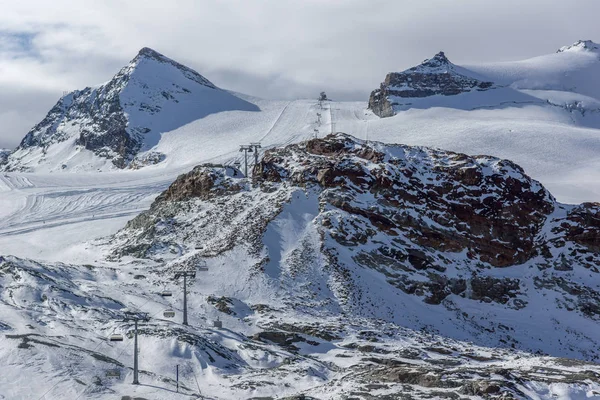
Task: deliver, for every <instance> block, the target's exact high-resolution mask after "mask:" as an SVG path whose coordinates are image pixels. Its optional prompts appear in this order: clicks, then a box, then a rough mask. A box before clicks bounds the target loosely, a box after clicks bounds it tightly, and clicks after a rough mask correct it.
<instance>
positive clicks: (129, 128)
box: [4, 47, 258, 171]
mask: <svg viewBox="0 0 600 400" xmlns="http://www.w3.org/2000/svg"><path fill="white" fill-rule="evenodd" d="M226 110H248V111H256V110H258V108H257V107H256V106H255V105H254V104H251V103H248V102H246V101H245V100H242V99H240V98H238V97H236V96H234V95H233V94H231V93H229V92H227V91H224V90H222V89H219V88H217V87H216V86H215V85H214V84H213V83H211V82H210V81H209V80H208V79H206V78H204V77H203V76H202V75H200V74H199V73H197V72H196V71H194V70H192V69H190V68H188V67H186V66H184V65H182V64H180V63H178V62H176V61H173V60H171V59H169V58H167V57H165V56H164V55H162V54H160V53H158V52H156V51H154V50H152V49H149V48H147V47H145V48H143V49H141V50H140V51H139V53H138V54H137V55H136V57H135V58H134V59H133V60H131V62H130V63H129V64H128V65H127V66H125V67H123V68H122V69H121V70H120V71H119V72H118V73H117V74H116V75H115V76H114V77H113V78H112V79H111V80H110V81H108V82H107V83H105V84H102V85H99V86H96V87H88V88H85V89H83V90H76V91H74V92H71V93H69V94H67V95H65V96H63V97H62V98H61V99H60V100H59V101H58V102H57V103H56V105H55V106H54V107H53V108H52V109H51V110H50V112H49V113H48V115H46V117H45V118H44V119H43V120H42V121H41V122H40V123H38V124H37V125H36V126H35V127H33V129H31V131H30V132H29V133H27V135H26V136H25V137H24V138H23V140H22V141H21V144H20V145H19V146H18V147H17V149H16V150H15V151H14V152H13V153H12V154H11V155H10V156H9V157H8V159H7V160H6V161H5V163H4V164H5V165H4V169H5V170H8V171H14V170H19V171H29V170H31V169H33V168H34V167H35V166H37V165H39V164H44V163H50V164H51V167H50V168H55V169H56V168H58V169H65V168H67V169H69V168H81V167H82V165H84V164H86V163H87V164H92V165H94V166H95V165H102V163H103V160H104V161H109V162H110V164H111V165H112V166H113V167H117V168H125V167H127V166H129V165H130V164H131V163H132V162H133V164H134V165H135V166H136V167H139V166H140V165H143V164H145V163H148V162H150V163H155V162H160V161H162V160H163V159H164V157H161V155H160V154H151V155H150V156H149V155H147V154H146V153H144V152H146V151H148V150H149V149H151V148H152V147H153V146H154V145H156V144H157V143H158V141H159V140H160V137H161V134H163V133H165V132H169V131H171V130H173V129H176V128H178V127H180V126H182V125H185V124H187V123H189V122H192V121H194V120H197V119H199V118H203V117H205V116H206V115H209V114H211V113H216V112H221V111H226Z"/></svg>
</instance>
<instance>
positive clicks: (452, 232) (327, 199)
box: [112, 134, 600, 360]
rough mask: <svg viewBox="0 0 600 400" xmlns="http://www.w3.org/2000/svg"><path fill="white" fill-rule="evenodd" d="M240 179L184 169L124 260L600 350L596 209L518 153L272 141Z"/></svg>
mask: <svg viewBox="0 0 600 400" xmlns="http://www.w3.org/2000/svg"><path fill="white" fill-rule="evenodd" d="M239 176H241V175H240V174H238V175H237V176H236V174H235V170H233V169H231V168H225V169H223V168H221V167H215V166H210V165H209V166H201V167H197V168H196V169H194V171H192V172H190V173H189V174H186V175H183V176H181V177H180V178H179V179H178V180H177V181H176V182H175V183H174V184H173V185H172V186H171V188H169V189H168V190H167V191H166V192H165V193H164V194H163V195H161V196H159V197H158V198H157V199H156V201H155V203H154V204H153V205H152V207H151V209H150V210H149V211H148V212H145V213H143V214H141V215H140V216H138V217H137V218H135V219H134V220H132V221H131V222H130V223H129V224H128V226H127V227H126V228H125V229H124V230H122V231H121V232H119V233H118V234H117V235H116V237H115V240H114V243H113V250H112V251H113V257H116V258H117V259H118V258H120V257H124V256H134V257H136V258H140V259H148V260H155V261H161V262H167V265H169V267H170V268H181V267H190V266H193V265H197V264H198V263H205V262H208V263H209V264H211V263H218V262H232V263H235V264H236V265H239V266H240V268H247V269H248V270H249V271H253V272H252V273H251V276H252V277H253V278H252V279H253V280H255V281H254V284H259V283H258V282H260V285H265V284H266V285H267V286H268V287H269V288H270V289H268V292H272V291H273V290H274V289H273V286H272V285H274V287H276V288H277V289H276V292H277V293H278V295H277V304H278V305H281V304H282V303H281V302H282V300H281V299H283V303H284V304H286V305H287V306H289V307H290V308H291V309H296V310H297V309H304V308H305V307H306V306H309V305H310V307H312V308H314V309H315V310H321V312H323V313H325V314H327V313H338V312H343V313H346V314H348V315H355V316H357V317H361V318H362V317H375V318H380V319H382V320H385V321H388V322H390V323H396V324H399V325H402V326H407V327H409V328H412V329H427V330H428V331H431V332H436V333H439V334H442V335H445V336H450V337H453V338H456V339H468V340H472V341H474V342H475V343H478V344H480V345H486V346H495V347H506V346H509V347H515V348H520V349H522V350H527V351H533V352H542V353H547V354H552V355H555V356H566V357H575V358H580V359H586V360H598V358H599V357H600V353H598V351H597V349H596V346H595V345H594V343H595V342H596V340H597V339H598V337H597V335H596V334H595V333H593V332H594V330H593V329H592V327H593V326H594V325H595V324H596V323H597V320H598V319H600V309H599V308H598V306H597V304H598V301H600V287H599V285H598V284H597V280H596V279H593V278H594V277H596V276H597V274H598V273H599V272H600V271H599V270H598V267H597V266H598V263H599V262H600V254H599V250H600V248H598V239H600V206H599V205H597V204H589V203H588V204H582V205H565V204H560V203H558V202H557V201H556V200H555V199H554V198H553V196H552V195H551V194H550V193H549V192H548V191H547V190H546V189H545V188H544V187H543V186H542V185H541V184H540V183H539V182H537V181H535V180H533V179H531V178H529V177H528V176H527V175H526V174H525V172H524V171H523V170H522V169H521V168H520V167H519V166H518V165H516V164H514V163H512V162H510V161H507V160H501V159H498V158H495V157H490V156H467V155H464V154H458V153H452V152H447V151H441V150H434V149H429V148H422V147H409V146H402V145H385V144H382V143H376V142H369V143H367V142H364V141H360V140H358V139H355V138H352V137H350V136H347V135H343V134H336V135H330V136H328V137H326V138H325V139H314V140H309V141H307V142H303V143H300V144H294V145H289V146H287V147H285V148H278V149H272V150H268V151H267V152H266V153H265V155H264V157H263V158H262V160H261V162H260V163H259V164H258V165H257V166H256V167H255V168H254V171H253V181H252V182H250V181H247V180H245V179H240V178H238V177H239ZM200 244H201V245H200ZM241 254H243V256H242V255H241ZM217 260H219V261H217ZM224 260H228V261H224ZM242 260H243V261H242ZM264 279H266V281H265V280H264ZM269 282H270V283H269ZM249 285H252V283H249ZM265 290H267V289H265ZM234 297H235V296H234ZM300 299H302V300H300ZM238 300H240V301H243V302H250V303H252V301H257V300H255V299H252V298H238ZM261 301H265V300H264V299H262V300H261ZM267 305H269V304H267ZM269 306H273V307H274V306H275V304H270V305H269ZM547 315H552V318H547ZM523 321H529V322H527V323H525V324H524V323H523Z"/></svg>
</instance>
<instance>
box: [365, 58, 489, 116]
mask: <svg viewBox="0 0 600 400" xmlns="http://www.w3.org/2000/svg"><path fill="white" fill-rule="evenodd" d="M455 69H456V68H455V65H454V64H452V63H451V62H450V61H449V60H448V59H447V58H446V56H445V55H444V53H443V52H440V53H438V54H436V55H435V56H434V57H433V58H431V59H429V60H425V61H424V62H423V63H422V64H421V65H419V66H416V67H413V68H410V69H407V70H406V71H403V72H390V73H389V74H387V76H386V77H385V80H384V81H383V83H382V84H381V86H380V87H379V89H376V90H374V91H373V92H371V96H370V98H369V108H370V109H371V110H372V111H373V112H374V113H375V114H376V115H378V116H380V117H382V118H384V117H390V116H392V115H394V105H395V104H396V102H395V100H394V97H400V98H420V97H429V96H434V95H443V96H454V95H457V94H460V93H465V92H470V91H472V90H480V91H481V90H488V89H491V88H493V86H494V84H493V82H486V81H481V80H479V79H475V78H472V77H469V76H466V75H464V74H461V73H459V72H457V71H456V70H455Z"/></svg>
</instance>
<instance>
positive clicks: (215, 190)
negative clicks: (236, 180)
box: [153, 165, 239, 206]
mask: <svg viewBox="0 0 600 400" xmlns="http://www.w3.org/2000/svg"><path fill="white" fill-rule="evenodd" d="M210 167H211V166H210V165H201V166H197V167H195V168H194V169H193V170H191V171H190V172H188V173H186V174H183V175H180V176H178V177H177V179H176V180H175V182H173V183H172V184H171V186H169V188H168V189H167V190H165V191H164V192H162V193H161V194H160V196H158V197H157V198H156V200H155V201H154V204H153V206H154V205H155V204H158V203H162V202H174V201H185V200H190V199H193V198H198V199H201V200H206V199H207V198H209V197H216V196H219V195H221V194H223V193H227V192H233V191H237V190H239V187H238V186H236V185H230V184H229V182H228V181H226V180H224V179H222V177H221V175H219V174H217V173H216V172H215V170H214V169H211V168H210ZM232 170H233V169H232Z"/></svg>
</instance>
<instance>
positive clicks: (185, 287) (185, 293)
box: [183, 274, 188, 325]
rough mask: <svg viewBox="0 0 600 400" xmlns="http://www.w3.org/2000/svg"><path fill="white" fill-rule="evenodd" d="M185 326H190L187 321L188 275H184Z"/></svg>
mask: <svg viewBox="0 0 600 400" xmlns="http://www.w3.org/2000/svg"><path fill="white" fill-rule="evenodd" d="M183 324H184V325H187V324H188V319H187V274H183Z"/></svg>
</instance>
